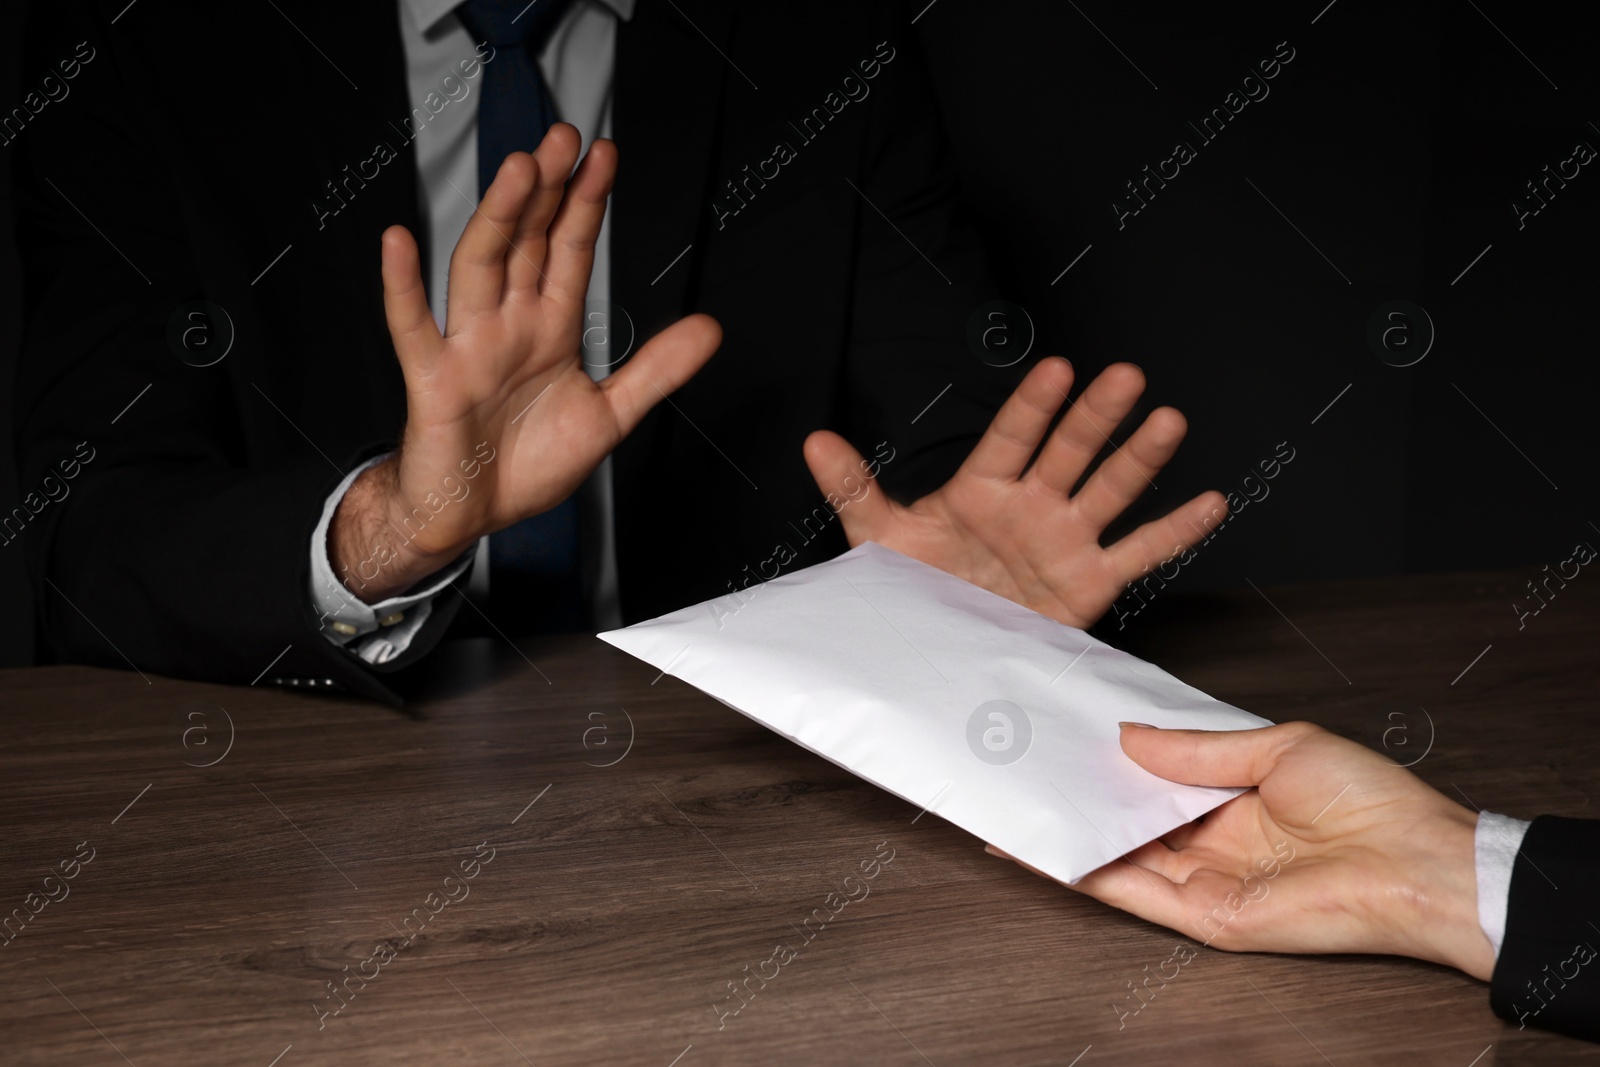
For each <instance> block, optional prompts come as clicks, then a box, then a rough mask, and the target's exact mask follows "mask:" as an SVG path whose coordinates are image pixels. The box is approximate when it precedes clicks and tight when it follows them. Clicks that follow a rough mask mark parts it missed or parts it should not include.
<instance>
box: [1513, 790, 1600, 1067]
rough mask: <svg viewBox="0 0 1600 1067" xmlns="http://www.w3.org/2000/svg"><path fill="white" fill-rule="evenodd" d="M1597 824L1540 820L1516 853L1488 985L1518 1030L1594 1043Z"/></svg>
mask: <svg viewBox="0 0 1600 1067" xmlns="http://www.w3.org/2000/svg"><path fill="white" fill-rule="evenodd" d="M1597 923H1600V820H1594V819H1565V818H1560V817H1558V816H1554V815H1541V816H1540V817H1539V818H1537V819H1535V820H1533V825H1532V826H1530V827H1528V832H1527V835H1526V836H1525V837H1523V839H1522V847H1521V849H1519V850H1518V852H1517V861H1516V865H1515V866H1514V867H1513V868H1512V874H1511V898H1510V901H1509V903H1508V905H1507V908H1506V935H1505V940H1504V941H1503V942H1502V944H1501V948H1500V959H1499V961H1498V962H1497V963H1496V964H1495V968H1494V977H1493V980H1492V981H1491V984H1490V987H1489V1003H1490V1004H1491V1005H1492V1006H1493V1007H1494V1011H1495V1014H1496V1015H1499V1016H1500V1017H1501V1018H1503V1019H1507V1020H1509V1021H1511V1022H1514V1023H1517V1024H1518V1028H1519V1029H1521V1028H1523V1027H1528V1026H1536V1027H1539V1028H1540V1029H1544V1030H1555V1031H1557V1032H1558V1033H1563V1034H1569V1035H1571V1036H1573V1037H1582V1038H1586V1039H1588V1040H1590V1041H1600V959H1597V957H1596V948H1597V946H1600V927H1597V926H1596V924H1597Z"/></svg>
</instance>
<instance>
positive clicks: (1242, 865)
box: [989, 722, 1600, 1041]
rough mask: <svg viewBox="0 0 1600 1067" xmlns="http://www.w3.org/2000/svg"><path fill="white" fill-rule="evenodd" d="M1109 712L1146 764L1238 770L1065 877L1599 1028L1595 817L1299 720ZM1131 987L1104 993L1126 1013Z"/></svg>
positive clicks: (1206, 930) (1197, 927)
mask: <svg viewBox="0 0 1600 1067" xmlns="http://www.w3.org/2000/svg"><path fill="white" fill-rule="evenodd" d="M1122 727H1123V730H1122V748H1123V751H1124V752H1126V753H1127V754H1128V756H1129V757H1130V758H1132V759H1133V761H1134V762H1135V763H1137V764H1139V765H1140V766H1141V767H1143V768H1144V769H1145V770H1147V771H1149V772H1150V773H1151V774H1155V775H1159V776H1160V777H1163V778H1167V779H1170V780H1172V781H1175V782H1183V783H1186V784H1189V785H1207V786H1223V787H1234V786H1243V787H1254V788H1250V789H1249V791H1248V792H1246V793H1243V794H1241V795H1240V796H1238V797H1235V798H1234V799H1233V800H1230V801H1228V802H1227V803H1226V804H1224V805H1222V806H1221V807H1220V808H1217V809H1216V810H1215V811H1212V812H1210V813H1209V814H1207V815H1206V816H1205V817H1204V818H1203V819H1202V820H1200V821H1198V822H1195V823H1191V824H1189V825H1187V826H1184V827H1181V828H1180V829H1178V830H1175V831H1173V832H1172V833H1170V834H1168V835H1167V836H1166V837H1164V838H1162V839H1160V840H1157V841H1152V842H1150V843H1149V844H1148V845H1145V846H1144V847H1143V848H1139V849H1136V850H1135V851H1133V852H1130V853H1129V854H1128V855H1127V856H1125V857H1124V858H1123V859H1122V860H1119V861H1117V862H1116V863H1111V864H1107V865H1106V866H1104V867H1102V868H1100V869H1099V870H1097V871H1093V872H1091V873H1090V874H1088V875H1087V876H1085V877H1084V878H1082V879H1080V880H1079V881H1078V883H1077V884H1076V885H1073V886H1070V887H1069V888H1072V889H1076V890H1078V891H1079V892H1081V893H1086V894H1088V895H1089V896H1092V897H1095V898H1096V899H1098V900H1102V901H1104V902H1105V903H1107V904H1111V905H1113V906H1115V907H1118V908H1121V909H1123V910H1124V911H1129V912H1132V913H1133V914H1135V915H1138V916H1140V917H1141V918H1145V919H1148V920H1150V921H1151V922H1157V923H1160V924H1162V925H1163V926H1167V927H1171V928H1172V929H1173V930H1176V931H1178V932H1180V933H1182V934H1185V935H1188V936H1190V937H1194V938H1196V939H1198V940H1199V941H1200V942H1201V943H1203V944H1205V945H1214V946H1215V947H1217V948H1219V949H1224V950H1226V951H1229V952H1338V953H1342V952H1374V953H1384V954H1389V955H1396V956H1412V957H1415V958H1417V959H1424V960H1431V961H1433V962H1435V963H1442V964H1445V965H1447V966H1450V967H1455V968H1457V969H1459V970H1462V971H1465V972H1466V973H1467V974H1470V975H1472V976H1473V977H1474V978H1479V979H1483V980H1484V981H1487V982H1489V1003H1490V1005H1491V1006H1492V1007H1493V1008H1494V1011H1495V1013H1496V1014H1497V1015H1499V1016H1500V1017H1501V1018H1503V1019H1505V1020H1507V1021H1508V1022H1514V1023H1516V1024H1517V1026H1518V1029H1522V1028H1525V1027H1528V1026H1535V1027H1539V1028H1541V1029H1547V1030H1556V1031H1559V1032H1560V1033H1564V1034H1570V1035H1572V1036H1573V1037H1582V1038H1587V1039H1588V1040H1590V1041H1600V958H1597V956H1600V926H1597V925H1596V924H1597V923H1600V906H1597V905H1600V894H1597V892H1596V887H1597V886H1600V820H1593V819H1568V818H1560V817H1557V816H1551V815H1541V816H1539V817H1538V818H1536V819H1534V820H1533V821H1532V822H1531V823H1529V822H1523V821H1521V820H1518V819H1510V818H1507V817H1506V816H1503V815H1498V814H1496V813H1494V812H1487V811H1484V812H1472V811H1469V810H1467V809H1466V808H1463V807H1462V806H1461V805H1460V804H1457V803H1455V802H1454V801H1453V800H1451V799H1450V798H1449V797H1447V796H1444V795H1443V794H1441V793H1439V792H1438V791H1436V790H1434V789H1433V788H1431V787H1430V786H1429V785H1428V784H1427V783H1425V782H1423V781H1422V780H1421V779H1420V778H1418V777H1417V776H1416V775H1414V774H1412V773H1411V772H1410V771H1408V770H1406V769H1405V768H1404V767H1399V766H1396V765H1395V763H1394V762H1393V761H1392V760H1389V759H1386V758H1385V757H1383V756H1380V755H1378V754H1377V753H1375V752H1373V751H1371V750H1370V749H1367V748H1365V747H1363V746H1361V745H1359V744H1356V743H1355V742H1354V741H1348V740H1346V739H1344V738H1341V737H1337V736H1335V735H1333V734H1330V733H1329V732H1327V731H1326V730H1324V729H1322V728H1321V727H1318V726H1313V725H1311V724H1310V723H1303V722H1297V723H1284V724H1281V725H1278V726H1268V727H1263V728H1261V729H1257V730H1218V731H1198V730H1161V729H1157V728H1155V727H1151V726H1144V725H1143V724H1141V723H1123V724H1122ZM989 851H990V852H991V853H994V854H995V855H1000V856H1004V853H1001V852H999V851H998V850H997V849H995V848H993V847H992V846H991V847H990V848H989ZM1194 952H1195V950H1194V949H1193V948H1190V947H1189V946H1187V945H1186V944H1184V943H1181V942H1180V943H1179V946H1178V948H1177V949H1175V951H1174V956H1175V958H1176V959H1178V960H1180V961H1182V962H1187V960H1188V959H1192V958H1193V954H1194ZM1166 977H1171V975H1167V976H1166ZM1152 978H1154V980H1155V981H1156V982H1158V983H1161V982H1162V977H1161V976H1160V975H1152V976H1151V977H1150V978H1146V979H1145V980H1144V984H1145V986H1146V990H1147V991H1148V993H1149V994H1151V995H1153V994H1154V993H1155V991H1156V989H1159V988H1160V985H1157V986H1156V987H1155V988H1150V986H1149V983H1150V981H1151V979H1152ZM1144 1003H1145V994H1143V993H1141V992H1140V991H1139V990H1137V989H1135V990H1134V991H1133V992H1132V994H1131V995H1130V996H1129V997H1128V998H1127V999H1126V1000H1125V1001H1123V1002H1121V1003H1113V1004H1112V1006H1111V1007H1112V1010H1113V1011H1116V1012H1117V1013H1118V1016H1119V1018H1120V1019H1121V1021H1122V1022H1123V1024H1124V1025H1126V1022H1127V1018H1128V1016H1130V1015H1137V1014H1138V1013H1139V1011H1140V1010H1141V1009H1142V1006H1143V1004H1144Z"/></svg>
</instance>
